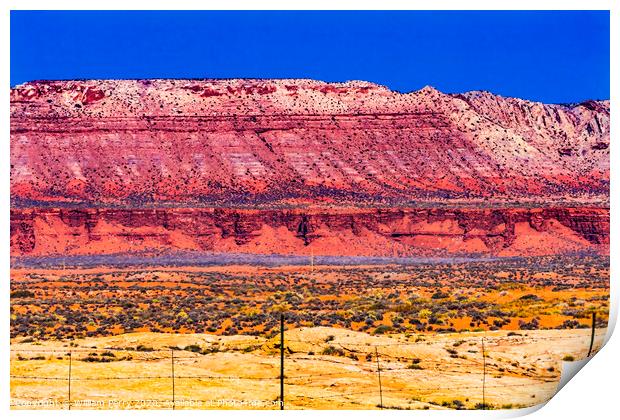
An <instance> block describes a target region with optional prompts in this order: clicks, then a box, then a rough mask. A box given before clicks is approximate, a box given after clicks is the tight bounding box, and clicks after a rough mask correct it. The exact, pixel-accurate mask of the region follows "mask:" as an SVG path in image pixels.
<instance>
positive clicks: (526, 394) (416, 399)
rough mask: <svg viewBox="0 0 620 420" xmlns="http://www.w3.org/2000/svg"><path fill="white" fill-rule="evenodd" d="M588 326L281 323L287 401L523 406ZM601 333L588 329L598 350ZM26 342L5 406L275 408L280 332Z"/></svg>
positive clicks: (320, 405)
mask: <svg viewBox="0 0 620 420" xmlns="http://www.w3.org/2000/svg"><path fill="white" fill-rule="evenodd" d="M590 334H591V331H590V330H588V329H574V330H534V331H514V332H511V331H503V330H502V331H486V332H461V333H453V334H438V335H437V334H407V335H404V334H391V335H381V336H376V335H369V334H367V333H362V332H355V331H351V330H346V329H341V328H329V327H315V328H295V329H291V330H288V331H286V333H285V344H284V348H285V362H284V372H285V374H284V377H285V380H284V383H285V393H284V405H285V408H286V409H378V408H380V407H381V404H382V405H383V407H384V408H393V409H446V408H452V409H454V408H464V409H473V408H480V407H481V406H482V404H483V403H484V404H485V405H486V406H488V407H489V408H519V407H527V406H531V405H535V404H539V403H541V402H543V401H546V400H548V399H549V398H550V397H552V396H553V394H554V392H555V390H556V388H557V385H558V382H559V379H560V376H561V369H562V361H563V360H573V359H574V360H578V359H581V358H583V357H585V356H586V354H587V351H588V347H589V344H590ZM604 334H605V330H604V329H600V330H598V331H597V333H596V337H595V341H594V350H595V351H596V350H597V349H598V348H600V346H601V345H602V340H603V337H604ZM24 341H26V342H24ZM29 341H31V340H23V339H22V340H20V339H14V340H12V343H11V405H12V408H14V409H19V408H56V409H67V408H68V407H69V403H68V401H69V392H70V401H71V408H72V409H93V408H99V409H106V408H125V409H138V408H150V409H153V408H166V409H169V408H172V406H173V404H174V408H176V409H183V408H186V409H187V408H189V409H209V408H213V409H227V408H245V409H248V408H250V409H279V392H280V391H279V390H280V380H279V374H280V350H279V337H278V336H276V337H274V338H272V339H265V338H261V337H250V336H242V335H236V336H217V335H211V334H168V333H152V332H144V333H130V334H121V335H116V336H108V337H93V338H84V339H77V340H71V341H69V340H62V341H55V340H46V341H34V342H29ZM483 342H484V354H483V351H482V347H483ZM69 354H70V356H69ZM173 357H174V359H173ZM378 368H379V369H378ZM173 369H174V375H173ZM379 370H380V379H379ZM69 372H70V375H71V381H69ZM173 376H174V379H173ZM379 383H380V384H381V385H380V384H379ZM69 387H70V390H69ZM173 398H174V403H173ZM483 399H484V400H483Z"/></svg>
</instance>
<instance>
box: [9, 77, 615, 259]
mask: <svg viewBox="0 0 620 420" xmlns="http://www.w3.org/2000/svg"><path fill="white" fill-rule="evenodd" d="M609 106H610V105H609V101H588V102H584V103H580V104H570V105H547V104H541V103H536V102H529V101H525V100H520V99H513V98H503V97H500V96H495V95H492V94H490V93H487V92H468V93H465V94H458V95H451V94H443V93H441V92H439V91H437V90H435V89H433V88H430V87H426V88H424V89H421V90H419V91H416V92H412V93H407V94H402V93H398V92H394V91H391V90H389V89H387V88H385V87H382V86H378V85H375V84H372V83H367V82H347V83H323V82H319V81H313V80H243V79H239V80H119V81H117V80H90V81H63V82H55V81H52V82H32V83H26V84H24V85H20V86H17V87H16V88H14V89H12V90H11V201H12V213H11V245H12V246H11V252H12V255H16V256H18V255H52V254H67V253H68V254H89V253H110V252H115V251H116V252H134V251H139V250H148V249H158V250H162V249H163V250H171V251H174V250H179V249H190V250H198V251H208V252H248V253H284V254H307V253H309V252H313V253H316V254H317V255H320V254H325V255H435V254H442V255H443V254H455V253H458V254H460V253H463V254H468V253H482V254H491V255H530V254H533V255H539V254H547V253H556V252H575V251H595V252H603V253H605V252H607V246H608V238H609V234H608V230H609V229H608V226H609V210H608V196H609V139H610V136H609Z"/></svg>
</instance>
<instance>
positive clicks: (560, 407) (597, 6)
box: [0, 0, 620, 420]
mask: <svg viewBox="0 0 620 420" xmlns="http://www.w3.org/2000/svg"><path fill="white" fill-rule="evenodd" d="M2 6H3V8H4V10H3V12H4V13H2V15H0V45H2V47H3V48H2V51H3V54H4V56H5V59H6V60H5V62H4V63H5V64H4V65H3V66H2V67H1V69H0V75H1V79H0V80H2V83H3V86H4V88H3V89H2V94H1V95H2V103H4V107H5V111H4V112H3V113H2V116H1V119H0V123H1V127H2V133H3V141H2V143H1V144H2V152H1V154H0V159H1V160H2V161H1V165H0V176H1V177H2V184H1V187H0V188H1V189H0V200H1V203H2V207H1V211H2V219H1V225H0V226H1V232H2V237H1V239H0V250H1V252H2V254H1V256H0V261H1V266H2V271H1V272H2V273H3V274H4V276H2V278H1V279H0V293H1V298H0V300H1V302H2V303H1V306H2V309H3V311H2V312H3V313H4V314H5V315H4V320H5V321H4V322H6V324H4V328H2V333H1V335H0V349H3V350H5V349H7V348H8V346H9V328H8V327H9V325H8V321H9V319H10V308H9V279H10V274H9V273H10V257H9V255H10V249H9V244H10V232H9V210H10V203H9V196H10V186H9V162H8V160H9V156H10V146H9V138H10V127H9V110H8V107H9V86H10V77H9V73H10V66H9V65H8V63H9V60H10V58H9V51H10V41H9V36H10V17H9V11H10V10H11V9H13V10H62V9H68V10H71V9H75V10H142V9H159V10H201V9H212V10H235V9H238V10H244V9H249V10H259V9H264V10H279V9H289V10H348V9H351V10H355V9H364V10H389V9H402V10H408V9H410V10H610V11H611V13H610V19H611V51H610V60H611V81H610V82H611V92H610V100H611V103H612V118H611V133H612V137H618V136H616V135H615V133H616V132H617V130H618V123H617V121H616V119H615V117H614V116H613V114H614V109H615V103H616V100H617V99H618V98H619V97H620V96H619V95H618V86H619V85H618V83H617V75H618V74H620V73H619V72H620V68H619V67H618V53H619V52H620V51H619V45H618V40H619V39H620V33H619V32H618V24H619V18H618V16H619V15H618V14H619V13H620V6H618V2H617V1H613V0H589V1H580V0H521V1H515V0H476V1H474V0H470V1H467V2H465V1H459V0H438V1H434V2H429V1H421V0H410V1H402V0H401V1H399V0H382V1H381V2H377V1H375V2H372V1H368V0H357V1H355V0H341V1H338V0H329V1H326V0H315V1H307V0H306V1H297V2H295V4H291V3H290V2H286V1H282V0H262V1H260V0H256V1H248V0H246V1H243V0H240V1H234V0H233V1H228V2H210V1H198V0H175V1H162V0H150V1H133V2H131V4H129V2H128V1H127V0H124V1H119V0H107V1H89V2H84V1H79V0H56V1H54V2H53V4H50V2H47V1H41V0H23V1H17V0H8V1H5V2H3V5H2ZM616 141H617V138H616V139H614V140H612V143H613V144H612V146H611V151H610V160H611V162H610V163H611V178H612V180H613V181H612V188H611V192H610V203H611V221H612V224H611V232H610V233H611V245H610V250H611V252H610V254H611V255H618V252H619V249H618V243H617V241H618V237H619V230H620V224H614V223H613V222H614V221H616V220H618V217H616V216H617V215H618V206H619V205H620V204H619V194H620V192H619V191H618V188H615V185H616V184H615V180H616V179H617V177H618V176H619V175H618V173H617V172H618V170H617V169H616V165H615V163H616V162H619V160H618V155H619V153H620V152H619V150H620V149H619V148H618V146H616ZM617 270H618V259H617V258H611V303H610V304H611V307H610V318H609V319H610V321H609V329H608V332H607V337H606V339H607V340H609V339H610V337H611V334H612V332H613V330H614V328H615V324H616V321H617V315H618V290H617V288H618V285H619V283H618V276H617V275H616V272H617ZM610 346H612V347H613V349H612V348H608V347H610ZM2 354H3V356H4V360H3V361H2V364H1V365H0V376H1V378H0V381H1V382H0V384H1V385H0V390H1V391H0V392H1V393H2V395H1V397H0V412H4V413H5V414H9V415H11V416H14V417H16V418H26V417H30V416H33V417H34V416H37V417H40V416H42V415H45V416H47V417H49V418H50V419H52V418H53V419H56V418H57V419H63V420H64V419H66V418H67V417H71V416H80V418H83V417H89V418H90V417H92V418H96V417H98V418H106V417H108V416H110V414H111V413H110V412H109V411H101V412H94V411H87V412H86V411H70V412H68V411H64V410H62V411H37V412H31V411H10V410H9V409H8V408H9V400H10V397H9V390H10V381H9V352H8V351H7V352H5V351H3V352H2ZM616 354H620V343H618V339H617V338H614V339H612V340H611V341H610V342H608V344H607V345H606V347H605V348H603V349H602V350H601V351H600V353H599V354H598V355H596V356H595V357H594V358H593V361H592V362H590V363H589V364H591V365H593V366H588V367H587V368H586V369H584V370H585V371H586V372H583V373H581V374H580V376H586V375H585V374H586V373H587V374H588V375H587V376H588V380H589V381H596V382H597V384H589V383H576V382H580V381H583V382H585V381H586V378H580V379H577V380H572V381H571V383H569V384H568V385H567V386H566V388H565V390H562V392H560V393H559V394H558V395H556V396H555V397H553V398H552V399H551V401H550V402H549V403H548V408H545V409H544V410H541V411H539V412H538V413H536V414H535V415H534V417H537V416H538V418H547V416H549V417H560V418H564V419H569V418H580V419H583V418H584V417H586V416H588V417H590V418H592V416H594V417H596V416H597V415H598V416H601V418H609V417H610V416H609V415H608V413H609V412H611V411H612V410H614V411H615V410H616V407H615V403H616V398H617V394H616V392H614V391H615V384H616V382H617V378H618V375H619V374H620V367H619V362H618V360H617V357H616ZM595 369H596V370H595ZM581 397H589V398H591V399H594V398H595V399H594V400H592V401H585V402H586V404H582V402H584V401H580V399H581ZM535 410H536V408H534V409H525V410H513V411H501V410H500V411H485V412H480V411H466V412H465V411H461V412H458V413H456V412H454V411H407V412H403V411H391V410H389V411H388V410H385V411H382V412H381V415H383V416H387V417H393V418H396V417H404V416H406V417H407V418H408V419H409V418H411V417H412V416H413V417H418V418H419V417H422V416H423V417H426V418H428V417H429V416H430V417H440V418H452V417H456V416H459V417H468V418H482V417H484V418H489V417H494V418H498V417H516V416H519V415H523V414H527V413H529V412H531V411H535ZM607 410H609V411H607ZM278 413H279V414H275V413H274V412H269V411H267V412H263V411H252V412H247V411H236V412H225V411H208V412H204V411H191V412H188V411H183V412H179V411H177V412H171V411H127V412H117V413H114V415H118V416H121V417H124V416H132V417H143V418H146V416H148V417H149V419H151V418H153V417H154V418H155V419H159V418H165V417H168V416H171V415H172V416H183V417H193V418H204V417H205V416H208V417H209V418H215V419H224V418H226V419H227V418H229V417H231V416H234V417H241V416H246V415H248V414H249V415H251V416H252V417H254V418H270V417H272V416H276V415H281V416H285V417H289V416H296V417H297V416H299V417H306V418H319V416H320V417H321V418H322V417H324V416H327V417H329V418H337V417H341V416H342V415H343V414H345V413H346V414H351V413H350V412H343V411H284V412H278ZM377 413H378V412H377V411H362V410H360V411H355V412H353V415H355V416H356V417H357V418H361V419H371V418H374V417H375V416H376V415H377ZM541 415H542V416H545V417H540V416H541Z"/></svg>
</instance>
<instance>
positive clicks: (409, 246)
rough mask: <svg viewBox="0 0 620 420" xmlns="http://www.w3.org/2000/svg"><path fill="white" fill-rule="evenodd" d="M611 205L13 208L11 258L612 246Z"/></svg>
mask: <svg viewBox="0 0 620 420" xmlns="http://www.w3.org/2000/svg"><path fill="white" fill-rule="evenodd" d="M608 245H609V211H608V210H605V209H595V208H546V209H496V210H473V209H468V210H464V209H461V210H458V209H450V210H448V209H370V210H329V211H326V210H239V209H205V208H201V209H196V208H193V209H187V208H185V209H51V208H46V209H14V210H12V212H11V251H12V255H14V256H20V255H35V256H44V255H86V254H114V253H119V252H120V253H123V252H147V253H161V252H164V253H165V252H170V251H175V250H191V251H202V252H216V253H226V252H235V253H239V252H241V253H257V254H295V255H310V254H311V253H314V254H315V255H352V256H390V257H392V256H440V255H458V254H462V255H471V254H482V255H496V256H518V255H549V254H556V253H572V252H582V251H586V252H597V253H603V254H605V253H608V251H607V249H608Z"/></svg>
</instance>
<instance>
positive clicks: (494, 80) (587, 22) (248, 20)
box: [11, 11, 609, 103]
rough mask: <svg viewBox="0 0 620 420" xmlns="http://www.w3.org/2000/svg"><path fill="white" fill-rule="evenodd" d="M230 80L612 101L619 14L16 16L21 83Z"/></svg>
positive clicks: (14, 50) (16, 73) (15, 74)
mask: <svg viewBox="0 0 620 420" xmlns="http://www.w3.org/2000/svg"><path fill="white" fill-rule="evenodd" d="M231 77H253V78H312V79H319V80H325V81H346V80H368V81H372V82H376V83H380V84H383V85H386V86H388V87H390V88H392V89H395V90H398V91H401V92H408V91H411V90H416V89H419V88H421V87H423V86H425V85H432V86H434V87H436V88H438V89H439V90H441V91H443V92H464V91H468V90H489V91H491V92H494V93H498V94H502V95H505V96H516V97H521V98H526V99H532V100H539V101H543V102H553V103H560V102H578V101H582V100H585V99H608V98H609V13H608V12H606V11H586V12H584V11H548V12H545V11H533V12H529V11H518V12H514V11H507V12H501V11H493V12H491V11H489V12H476V11H466V12H459V11H443V12H433V11H413V12H346V11H343V12H284V11H282V12H268V11H262V12H234V11H228V12H227V11H224V12H166V11H158V12H155V11H152V12H130V11H124V12H117V11H105V12H101V11H99V12H96V11H95V12H91V11H75V12H71V11H12V12H11V86H15V85H16V84H19V83H23V82H25V81H31V80H40V79H85V78H86V79H88V78H106V79H108V78H109V79H115V78H116V79H119V78H121V79H130V78H231Z"/></svg>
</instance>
